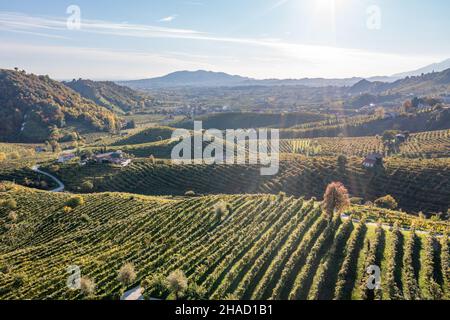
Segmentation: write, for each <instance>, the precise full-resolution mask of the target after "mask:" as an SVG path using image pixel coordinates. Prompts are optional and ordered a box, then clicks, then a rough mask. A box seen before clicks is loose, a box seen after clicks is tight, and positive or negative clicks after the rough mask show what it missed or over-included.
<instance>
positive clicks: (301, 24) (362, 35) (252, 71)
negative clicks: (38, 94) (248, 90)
mask: <svg viewBox="0 0 450 320" xmlns="http://www.w3.org/2000/svg"><path fill="white" fill-rule="evenodd" d="M71 5H75V6H78V8H79V9H80V18H81V20H80V21H81V25H80V26H81V29H78V28H77V24H76V22H77V21H78V20H77V16H76V15H74V13H76V10H75V11H74V7H72V8H70V9H71V10H69V13H68V11H67V10H68V7H69V6H71ZM75 9H76V8H75ZM449 12H450V1H448V0H427V1H424V0H150V1H149V0H147V1H144V0H142V1H138V0H127V1H119V0H115V1H110V0H108V1H107V0H96V1H92V0H84V1H76V0H72V1H65V0H53V1H51V0H41V1H40V0H36V1H25V0H14V1H11V0H0V68H13V67H16V66H17V67H19V68H24V69H25V70H27V71H29V72H34V73H39V74H49V75H50V76H52V77H54V78H57V79H71V78H79V77H83V78H92V79H137V78H146V77H154V76H159V75H163V74H166V73H169V72H173V71H177V70H198V69H206V70H213V71H224V72H227V73H232V74H240V75H244V76H250V77H255V78H303V77H338V78H342V77H351V76H364V77H368V76H375V75H390V74H394V73H398V72H403V71H408V70H411V69H416V68H419V67H422V66H424V65H427V64H430V63H433V62H438V61H441V60H444V59H447V58H450V41H449V40H450V32H449V30H450V19H449V18H448V14H449ZM68 18H69V27H70V28H68V25H67V20H68Z"/></svg>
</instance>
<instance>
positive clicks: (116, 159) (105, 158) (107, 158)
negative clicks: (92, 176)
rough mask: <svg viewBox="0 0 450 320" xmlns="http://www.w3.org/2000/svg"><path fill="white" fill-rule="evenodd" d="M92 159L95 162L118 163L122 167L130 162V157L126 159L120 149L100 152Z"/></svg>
mask: <svg viewBox="0 0 450 320" xmlns="http://www.w3.org/2000/svg"><path fill="white" fill-rule="evenodd" d="M93 159H94V161H95V162H97V163H112V164H118V165H121V166H122V167H126V166H127V165H129V164H130V163H131V159H127V158H125V157H124V156H123V152H122V151H120V150H119V151H114V152H108V153H100V154H96V155H95V156H94V158H93Z"/></svg>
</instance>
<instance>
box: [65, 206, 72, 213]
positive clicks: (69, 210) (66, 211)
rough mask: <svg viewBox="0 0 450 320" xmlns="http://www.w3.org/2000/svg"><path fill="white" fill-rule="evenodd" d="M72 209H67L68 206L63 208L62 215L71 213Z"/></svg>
mask: <svg viewBox="0 0 450 320" xmlns="http://www.w3.org/2000/svg"><path fill="white" fill-rule="evenodd" d="M72 210H73V209H72V208H71V207H68V206H64V208H63V212H64V213H70V212H72Z"/></svg>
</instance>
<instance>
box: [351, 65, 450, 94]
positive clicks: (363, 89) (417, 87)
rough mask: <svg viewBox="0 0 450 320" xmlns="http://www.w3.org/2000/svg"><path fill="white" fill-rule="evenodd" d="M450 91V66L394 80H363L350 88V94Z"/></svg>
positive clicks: (435, 92)
mask: <svg viewBox="0 0 450 320" xmlns="http://www.w3.org/2000/svg"><path fill="white" fill-rule="evenodd" d="M448 92H450V68H449V69H446V70H444V71H441V72H431V73H421V74H420V75H417V76H407V77H405V78H402V79H400V80H397V81H394V82H381V81H372V82H371V81H368V80H365V79H363V80H361V81H359V82H358V83H356V84H354V85H353V86H352V87H351V88H349V93H350V94H363V93H366V94H367V93H369V94H385V95H387V94H401V95H408V94H409V95H411V94H412V95H417V96H419V95H427V94H431V93H434V94H437V93H448Z"/></svg>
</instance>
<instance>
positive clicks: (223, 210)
mask: <svg viewBox="0 0 450 320" xmlns="http://www.w3.org/2000/svg"><path fill="white" fill-rule="evenodd" d="M214 214H215V217H216V220H217V221H218V222H221V221H222V219H223V216H224V215H226V214H228V208H227V205H226V204H225V203H223V202H219V203H216V205H215V206H214Z"/></svg>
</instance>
